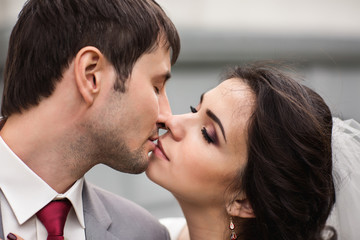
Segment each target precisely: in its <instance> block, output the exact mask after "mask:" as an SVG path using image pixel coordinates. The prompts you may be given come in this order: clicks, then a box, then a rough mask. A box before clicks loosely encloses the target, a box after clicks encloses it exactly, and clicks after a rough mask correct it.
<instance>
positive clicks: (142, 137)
mask: <svg viewBox="0 0 360 240" xmlns="http://www.w3.org/2000/svg"><path fill="white" fill-rule="evenodd" d="M170 70H171V64H170V51H169V49H167V48H165V47H162V45H160V46H159V47H158V49H157V50H156V51H153V52H151V53H147V54H144V55H142V56H141V57H140V58H139V59H138V60H137V61H136V63H135V65H134V68H133V70H132V73H131V75H130V76H129V79H127V80H126V92H125V93H121V92H117V91H115V90H114V89H113V88H111V89H109V94H108V97H106V100H105V101H104V102H103V104H102V107H101V111H100V114H99V115H98V116H97V117H96V119H94V121H93V123H90V125H92V126H90V129H92V133H91V136H90V137H91V138H92V141H96V143H95V146H97V148H98V150H95V152H97V153H96V155H97V154H98V155H99V156H92V157H95V158H97V157H98V158H99V159H98V160H97V161H98V162H99V163H103V164H106V165H108V166H110V167H112V168H114V169H116V170H118V171H122V172H127V173H141V172H143V171H145V170H146V168H147V165H148V154H149V152H150V151H152V150H154V148H155V144H154V143H153V142H152V140H154V139H156V138H157V136H158V131H157V126H156V123H157V122H158V121H159V118H162V117H164V116H166V115H168V114H171V110H170V106H169V102H168V98H167V96H166V92H165V82H166V80H167V79H168V78H169V76H170ZM94 124H96V125H94Z"/></svg>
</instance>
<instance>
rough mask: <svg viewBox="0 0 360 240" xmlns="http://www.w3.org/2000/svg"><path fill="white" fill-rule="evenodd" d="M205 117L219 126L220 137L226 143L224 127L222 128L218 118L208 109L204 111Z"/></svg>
mask: <svg viewBox="0 0 360 240" xmlns="http://www.w3.org/2000/svg"><path fill="white" fill-rule="evenodd" d="M206 115H208V116H209V118H211V119H212V120H214V122H216V123H217V124H218V125H219V127H220V129H221V133H222V135H223V137H224V140H225V142H226V136H225V131H224V127H223V125H222V123H221V121H220V119H219V118H218V117H217V116H216V115H215V113H213V112H212V111H211V110H210V109H206Z"/></svg>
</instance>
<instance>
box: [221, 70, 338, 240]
mask: <svg viewBox="0 0 360 240" xmlns="http://www.w3.org/2000/svg"><path fill="white" fill-rule="evenodd" d="M229 78H238V79H239V81H244V82H245V83H246V84H247V85H248V86H249V87H250V88H251V89H252V91H253V92H254V94H255V98H256V100H255V106H254V112H253V114H252V116H251V117H250V119H249V122H248V162H247V165H246V167H245V169H244V170H243V171H242V172H241V173H239V175H238V178H237V179H236V181H235V182H234V184H233V185H232V188H231V189H236V190H237V191H239V190H241V191H243V192H245V193H246V196H247V198H248V200H249V201H250V203H251V205H252V208H253V210H254V213H255V215H256V218H255V219H237V224H240V226H239V227H238V228H237V229H240V230H242V231H241V232H239V238H238V239H252V240H253V239H261V240H270V239H271V240H273V239H276V240H285V239H286V240H318V239H322V237H321V233H322V230H323V228H324V227H325V222H326V220H327V218H328V215H329V213H330V211H331V209H332V206H333V204H334V202H335V193H334V192H335V191H334V184H333V177H332V153H331V131H332V116H331V112H330V110H329V108H328V106H327V105H326V103H325V102H324V100H323V99H322V98H321V97H320V96H319V95H318V94H317V93H315V92H314V91H312V90H311V89H310V88H308V87H306V86H304V85H301V84H300V83H298V82H297V81H295V80H293V79H292V78H291V77H289V76H287V75H286V74H284V73H283V72H281V71H279V70H277V69H275V68H273V67H271V65H259V64H255V65H250V66H246V67H236V68H235V69H233V70H231V71H230V72H228V73H227V75H226V76H225V79H229Z"/></svg>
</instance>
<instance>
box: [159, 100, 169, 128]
mask: <svg viewBox="0 0 360 240" xmlns="http://www.w3.org/2000/svg"><path fill="white" fill-rule="evenodd" d="M170 116H172V112H171V108H170V104H169V100H168V98H167V95H166V94H164V95H162V96H159V116H158V120H157V125H158V127H160V128H164V127H165V122H166V120H167V119H168V118H169V117H170Z"/></svg>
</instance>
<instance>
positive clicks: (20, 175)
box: [0, 137, 85, 227]
mask: <svg viewBox="0 0 360 240" xmlns="http://www.w3.org/2000/svg"><path fill="white" fill-rule="evenodd" d="M0 176H1V177H0V188H1V190H2V191H3V193H4V196H5V198H6V199H7V201H8V202H9V205H10V207H11V209H12V211H13V212H14V215H15V216H16V219H17V221H18V222H19V224H20V225H21V224H23V223H24V222H26V221H27V220H28V219H29V218H31V217H32V216H34V215H35V214H36V213H37V212H38V211H39V210H40V209H41V208H43V207H44V206H45V205H46V204H48V203H49V202H50V201H52V200H54V199H56V198H68V199H69V200H70V202H71V203H72V205H73V207H74V210H75V213H76V216H77V218H78V220H79V223H80V224H81V226H82V227H85V224H84V215H83V204H82V187H83V183H84V179H83V178H81V179H79V180H78V181H76V182H75V184H74V185H73V186H72V187H71V188H70V189H69V190H68V191H67V192H66V193H64V194H58V193H57V192H56V191H55V190H54V189H52V188H51V187H50V186H49V185H48V184H47V183H46V182H45V181H44V180H42V179H41V178H40V177H39V176H38V175H36V173H34V172H33V171H32V170H31V169H30V168H29V167H28V166H27V165H26V164H25V163H24V162H23V161H22V160H20V158H19V157H18V156H17V155H16V154H15V153H14V152H13V151H12V150H11V149H10V148H9V147H8V146H7V144H6V143H5V142H4V140H3V139H2V138H1V137H0Z"/></svg>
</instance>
